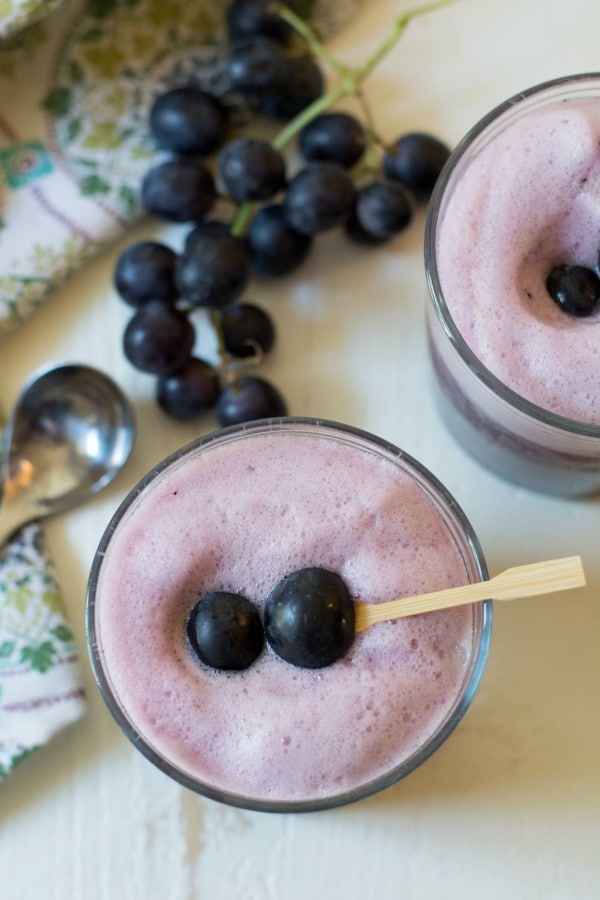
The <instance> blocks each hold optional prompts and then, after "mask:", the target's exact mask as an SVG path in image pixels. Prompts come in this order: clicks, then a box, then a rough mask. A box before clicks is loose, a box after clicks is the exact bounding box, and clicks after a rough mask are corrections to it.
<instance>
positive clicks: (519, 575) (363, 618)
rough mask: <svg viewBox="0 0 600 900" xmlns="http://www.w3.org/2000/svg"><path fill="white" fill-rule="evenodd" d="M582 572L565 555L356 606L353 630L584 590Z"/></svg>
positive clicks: (576, 562) (575, 558) (577, 562)
mask: <svg viewBox="0 0 600 900" xmlns="http://www.w3.org/2000/svg"><path fill="white" fill-rule="evenodd" d="M585 583H586V581H585V573H584V571H583V565H582V562H581V557H580V556H567V557H563V558H561V559H552V560H548V561H547V562H539V563H530V564H528V565H525V566H513V567H512V568H510V569H506V570H505V571H504V572H501V573H500V574H499V575H496V576H495V577H494V578H490V579H489V580H487V581H477V582H475V584H466V585H461V586H459V587H455V588H448V589H447V590H442V591H434V592H433V593H430V594H419V595H417V596H415V597H399V598H398V599H396V600H386V601H385V602H383V603H357V604H356V607H355V615H356V619H355V630H356V631H357V632H358V631H364V629H365V628H368V627H369V626H370V625H374V624H375V623H376V622H386V621H389V620H391V619H399V618H402V617H403V616H414V615H417V614H418V613H424V612H433V611H434V610H438V609H448V608H450V607H452V606H461V605H463V604H466V603H477V602H479V601H481V600H514V599H515V598H516V597H534V596H537V595H539V594H549V593H552V592H554V591H565V590H568V589H569V588H577V587H583V586H584V585H585Z"/></svg>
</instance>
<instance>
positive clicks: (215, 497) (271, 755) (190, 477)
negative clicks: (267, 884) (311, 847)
mask: <svg viewBox="0 0 600 900" xmlns="http://www.w3.org/2000/svg"><path fill="white" fill-rule="evenodd" d="M311 566H317V567H322V568H324V569H326V570H328V571H330V572H334V573H336V574H337V575H339V576H340V577H341V578H342V579H343V580H344V582H345V584H346V585H347V587H348V589H349V591H350V593H351V595H352V597H353V598H355V599H356V600H361V601H363V602H377V601H378V600H384V599H386V598H387V599H389V598H391V597H395V596H406V595H412V594H417V593H421V592H424V591H431V590H437V589H441V588H446V587H449V586H452V585H456V584H465V583H467V582H472V581H480V580H482V579H484V578H486V577H487V573H486V566H485V562H484V558H483V555H482V552H481V549H480V547H479V544H478V542H477V539H476V537H475V535H474V533H473V531H472V528H471V526H470V525H469V522H468V521H467V519H466V517H465V515H464V513H463V512H462V511H461V509H460V508H459V507H458V506H457V504H456V502H455V501H454V500H453V498H452V497H451V496H450V495H449V494H448V492H447V491H446V489H445V488H444V487H443V486H442V485H441V484H440V483H439V482H438V481H437V480H436V479H435V478H434V477H433V476H432V475H431V474H430V473H429V472H428V471H427V470H426V469H424V468H423V467H422V466H421V465H420V464H419V463H418V462H416V461H415V460H414V459H412V458H411V457H409V456H407V455H406V454H404V453H403V452H401V451H400V450H398V449H397V448H396V447H394V446H392V445H391V444H389V443H387V442H385V441H383V440H380V439H378V438H376V437H373V436H372V435H370V434H367V433H365V432H361V431H359V430H356V429H354V428H350V427H348V426H344V425H339V424H336V423H328V422H323V421H317V420H311V419H292V418H287V419H286V418H284V419H281V420H265V421H260V422H256V423H252V424H249V425H245V426H239V427H233V428H230V429H224V430H223V431H220V432H216V433H214V434H211V435H208V436H207V437H205V438H203V439H200V440H198V441H197V442H195V443H193V444H191V445H188V446H186V447H184V448H183V449H181V450H180V451H178V452H176V453H175V454H173V455H172V456H171V457H169V458H168V459H166V460H165V461H163V462H161V463H160V464H159V465H158V466H157V467H156V468H155V469H154V470H153V471H151V472H150V473H149V474H148V475H147V476H146V477H145V478H144V479H143V480H142V481H141V482H140V484H139V485H138V486H137V487H136V488H134V490H133V491H132V492H131V494H130V495H129V496H128V497H127V498H126V500H125V501H124V503H123V504H122V505H121V507H120V508H119V510H118V511H117V512H116V514H115V516H114V518H113V519H112V521H111V522H110V524H109V526H108V528H107V530H106V532H105V534H104V536H103V538H102V541H101V543H100V546H99V548H98V552H97V554H96V557H95V560H94V563H93V567H92V571H91V576H90V582H89V591H88V610H87V617H88V618H87V624H88V637H89V647H90V653H91V658H92V663H93V667H94V671H95V675H96V678H97V681H98V684H99V686H100V690H101V692H102V694H103V696H104V699H105V701H106V703H107V704H108V707H109V708H110V710H111V712H112V714H113V715H114V717H115V719H116V720H117V722H118V723H119V725H120V726H121V727H122V729H123V730H124V732H125V734H126V735H127V736H128V737H129V738H130V739H131V740H132V741H133V743H134V744H135V746H136V747H137V748H138V749H139V750H141V751H142V753H144V754H145V755H146V756H147V757H148V758H149V759H150V760H151V761H152V762H153V763H155V764H156V765H157V766H158V767H159V768H160V769H162V770H163V771H164V772H166V773H167V774H168V775H170V776H172V777H173V778H175V779H176V780H177V781H179V782H180V783H181V784H183V785H185V786H186V787H188V788H191V789H192V790H195V791H197V792H199V793H201V794H204V795H205V796H208V797H211V798H213V799H215V800H219V801H222V802H225V803H229V804H232V805H235V806H240V807H246V808H250V809H257V810H266V811H304V810H317V809H324V808H328V807H333V806H338V805H341V804H344V803H349V802H351V801H354V800H358V799H360V798H361V797H364V796H366V795H369V794H372V793H374V792H375V791H379V790H381V789H382V788H385V787H387V786H389V785H391V784H393V783H394V782H396V781H397V780H398V779H400V778H402V777H403V776H405V775H407V774H408V773H409V772H411V771H412V770H413V769H415V768H416V767H417V766H419V765H420V764H421V763H422V762H423V761H424V760H425V759H426V758H427V757H428V756H430V754H431V753H433V751H434V750H436V749H437V748H438V747H440V745H441V744H442V743H443V742H444V741H445V739H446V738H447V737H448V735H449V734H450V733H451V731H452V730H453V729H454V728H455V726H456V725H457V723H458V722H459V721H460V719H461V718H462V716H463V714H464V712H465V710H466V708H467V707H468V705H469V703H470V702H471V700H472V698H473V696H474V694H475V691H476V689H477V686H478V684H479V681H480V678H481V675H482V672H483V669H484V666H485V661H486V658H487V653H488V647H489V641H490V634H491V603H490V602H489V601H486V602H485V603H482V604H474V605H469V606H464V607H461V608H456V609H453V610H446V611H444V612H434V613H428V614H425V615H419V616H413V617H410V618H404V619H400V620H397V621H395V622H385V623H381V624H378V625H374V626H371V627H370V628H368V629H367V630H366V631H363V632H360V633H358V634H356V636H355V638H354V641H353V643H352V645H351V647H350V649H349V650H348V651H347V652H346V653H345V654H344V655H343V656H342V657H341V658H340V659H338V660H337V661H336V662H334V663H332V664H330V665H325V666H322V667H318V668H304V667H302V666H300V665H295V664H292V663H289V662H286V661H285V660H284V659H282V658H280V657H279V656H278V655H277V654H276V653H275V652H274V651H273V649H272V648H271V646H270V645H269V643H268V642H265V644H264V647H263V649H262V651H261V652H260V653H259V655H258V657H257V658H256V659H255V661H254V662H252V664H251V665H249V666H248V667H247V668H244V669H243V670H241V671H223V670H220V669H215V668H211V666H209V665H207V664H206V663H205V662H204V661H202V660H201V659H199V658H198V656H197V655H196V654H195V652H194V650H193V647H192V645H191V644H190V640H189V636H188V632H187V625H188V621H189V619H190V615H191V610H192V609H193V608H194V605H195V603H196V601H197V599H198V597H199V596H202V595H204V594H206V593H207V592H212V591H222V592H236V593H238V594H241V595H243V596H245V597H246V598H248V599H249V600H250V601H251V602H252V603H253V604H254V605H255V606H256V608H257V609H258V610H259V612H260V613H261V615H263V614H264V605H265V600H266V598H267V595H268V594H269V592H270V591H271V589H272V587H273V586H274V585H275V584H277V583H278V582H279V581H280V580H281V579H282V578H284V577H285V576H286V575H288V574H289V573H290V572H292V571H296V570H299V569H303V568H304V567H311Z"/></svg>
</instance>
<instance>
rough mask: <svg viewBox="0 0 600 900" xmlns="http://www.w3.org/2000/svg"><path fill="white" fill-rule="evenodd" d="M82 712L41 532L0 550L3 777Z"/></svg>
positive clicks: (76, 666) (77, 673) (71, 648)
mask: <svg viewBox="0 0 600 900" xmlns="http://www.w3.org/2000/svg"><path fill="white" fill-rule="evenodd" d="M84 711H85V697H84V689H83V682H82V677H81V670H80V662H79V654H78V649H77V646H76V644H75V640H74V637H73V634H72V631H71V628H70V627H69V622H68V619H67V615H66V612H65V609H64V606H63V602H62V598H61V594H60V590H59V587H58V584H57V580H56V575H55V572H54V567H53V564H52V562H51V560H50V558H49V556H48V554H47V551H46V547H45V543H44V534H43V531H42V530H41V528H40V527H39V526H38V525H28V526H26V527H25V528H23V529H22V530H21V531H20V532H19V533H18V534H17V535H16V536H15V537H14V538H13V539H12V540H11V541H10V542H9V543H8V544H7V545H6V546H5V547H4V548H3V549H1V550H0V781H1V780H2V779H3V778H4V777H5V776H6V775H8V773H9V772H10V771H11V770H12V769H13V768H14V767H15V765H16V764H17V763H18V762H20V761H21V760H22V759H24V758H25V757H26V756H29V754H30V753H31V752H32V751H33V750H35V749H37V748H38V747H41V746H43V745H44V744H46V743H47V742H48V741H49V740H50V739H51V738H52V737H53V736H54V735H55V734H57V733H58V732H59V731H60V730H62V729H63V728H64V727H65V726H66V725H69V724H70V723H72V722H74V721H76V720H77V719H79V718H80V716H81V715H82V714H83V712H84Z"/></svg>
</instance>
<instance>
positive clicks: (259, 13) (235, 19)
mask: <svg viewBox="0 0 600 900" xmlns="http://www.w3.org/2000/svg"><path fill="white" fill-rule="evenodd" d="M272 10H273V0H233V2H232V3H230V4H229V6H228V7H227V34H228V36H229V40H230V41H236V40H239V39H241V38H246V37H255V36H257V35H262V37H268V38H272V39H273V40H274V41H277V42H278V43H280V44H286V43H287V42H288V41H289V40H290V38H291V36H292V35H293V33H294V29H293V28H292V26H291V25H288V23H287V22H286V21H285V20H284V19H282V18H281V16H279V15H278V14H277V13H276V12H273V11H272Z"/></svg>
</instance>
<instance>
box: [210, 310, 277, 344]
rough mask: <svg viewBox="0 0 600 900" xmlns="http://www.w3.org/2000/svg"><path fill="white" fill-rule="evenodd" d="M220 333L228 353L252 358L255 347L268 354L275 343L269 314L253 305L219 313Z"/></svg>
mask: <svg viewBox="0 0 600 900" xmlns="http://www.w3.org/2000/svg"><path fill="white" fill-rule="evenodd" d="M220 321H221V333H222V337H223V343H224V345H225V349H226V350H227V352H228V353H231V354H232V355H233V356H239V357H244V356H254V355H255V354H256V352H257V347H258V349H259V350H260V351H262V353H268V352H269V350H271V349H272V347H273V344H274V343H275V327H274V325H273V321H272V319H271V317H270V316H269V314H268V313H267V312H265V310H264V309H261V307H260V306H256V305H255V304H254V303H238V304H233V305H232V306H228V307H227V309H226V310H224V312H222V313H221V317H220Z"/></svg>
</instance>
